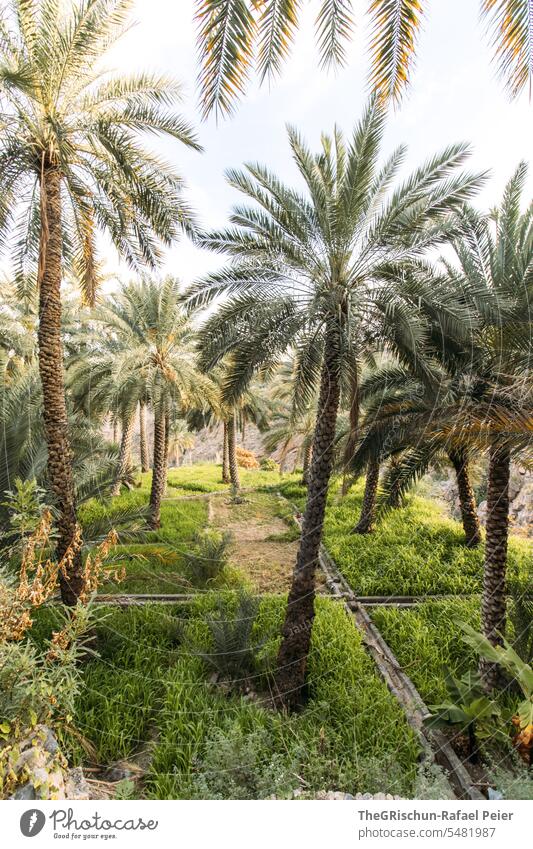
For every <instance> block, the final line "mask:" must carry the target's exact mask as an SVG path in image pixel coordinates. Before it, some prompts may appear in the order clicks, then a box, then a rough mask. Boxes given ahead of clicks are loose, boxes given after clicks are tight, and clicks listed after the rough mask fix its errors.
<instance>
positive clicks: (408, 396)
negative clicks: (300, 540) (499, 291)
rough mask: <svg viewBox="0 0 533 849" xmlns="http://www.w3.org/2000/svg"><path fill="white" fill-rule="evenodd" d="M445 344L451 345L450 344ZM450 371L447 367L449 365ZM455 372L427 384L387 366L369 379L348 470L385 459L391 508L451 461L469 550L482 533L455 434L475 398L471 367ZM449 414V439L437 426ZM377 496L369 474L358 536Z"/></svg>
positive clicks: (465, 456) (462, 439) (461, 439)
mask: <svg viewBox="0 0 533 849" xmlns="http://www.w3.org/2000/svg"><path fill="white" fill-rule="evenodd" d="M472 306H473V305H472ZM472 312H474V310H472ZM446 341H447V344H448V346H450V344H451V341H452V340H450V339H448V340H446ZM467 349H468V346H466V350H467ZM441 353H442V350H441ZM435 354H437V350H435ZM448 366H449V368H451V366H452V364H451V363H449V364H448ZM454 367H455V370H456V374H455V375H454V376H453V377H450V376H449V375H447V373H446V371H444V369H442V368H441V370H440V371H436V373H435V378H434V379H433V380H432V381H431V382H428V381H426V382H424V381H422V380H421V379H420V378H418V377H417V376H416V375H415V374H413V372H412V371H411V370H409V369H408V368H404V367H402V366H400V365H399V364H395V363H389V364H385V365H383V366H382V367H381V368H378V369H377V370H376V371H375V372H374V373H373V374H370V375H369V376H368V378H367V379H366V380H364V381H363V382H362V384H361V387H360V394H361V399H362V402H363V405H364V406H365V417H364V422H363V426H362V430H361V434H360V443H359V445H358V446H357V450H356V451H355V452H354V455H353V457H352V460H351V470H352V473H355V474H357V473H358V472H359V471H360V470H361V469H362V468H363V466H364V464H365V463H366V464H367V466H368V467H369V469H370V468H372V467H373V466H377V465H378V463H379V461H383V460H389V468H388V470H387V472H386V474H385V476H384V491H385V496H386V502H387V503H388V504H389V506H395V505H394V503H393V499H396V500H398V499H401V497H402V495H403V494H404V493H405V492H406V491H407V489H408V488H409V487H410V486H411V485H412V483H414V481H415V480H416V479H417V478H419V477H420V476H421V475H423V474H424V473H425V472H426V471H427V469H428V467H429V466H430V465H431V464H432V463H435V462H437V461H440V460H444V462H446V461H448V462H450V463H451V465H452V467H453V469H454V471H455V476H456V481H457V489H458V493H459V504H460V508H461V516H462V521H463V528H464V532H465V540H466V545H467V546H468V547H470V548H472V547H475V546H477V545H479V543H480V542H481V531H480V526H479V519H478V516H477V512H476V502H475V497H474V492H473V489H472V486H471V483H470V476H469V460H470V457H469V454H470V446H469V444H468V434H467V433H466V432H463V433H459V432H458V429H459V424H460V422H461V419H462V415H463V405H464V404H465V403H466V404H467V403H468V402H469V401H474V402H475V399H474V398H473V397H472V388H473V384H472V380H471V375H470V364H469V363H468V362H467V363H463V364H462V368H463V371H462V372H461V370H460V367H459V363H458V362H457V361H455V362H454ZM452 412H453V415H455V420H456V422H457V429H456V432H455V433H454V437H453V440H450V437H449V434H448V432H447V430H446V429H442V430H439V423H440V422H445V421H449V420H450V416H451V415H452ZM369 481H370V482H369ZM376 492H377V481H376V483H375V485H374V484H373V481H372V478H371V475H369V473H367V484H366V488H365V497H364V499H363V510H362V513H361V520H360V522H359V525H358V526H356V528H355V530H356V531H357V532H358V533H367V532H368V531H369V530H371V526H372V520H373V518H374V512H375V507H376Z"/></svg>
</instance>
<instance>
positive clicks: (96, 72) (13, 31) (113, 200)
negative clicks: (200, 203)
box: [0, 0, 198, 301]
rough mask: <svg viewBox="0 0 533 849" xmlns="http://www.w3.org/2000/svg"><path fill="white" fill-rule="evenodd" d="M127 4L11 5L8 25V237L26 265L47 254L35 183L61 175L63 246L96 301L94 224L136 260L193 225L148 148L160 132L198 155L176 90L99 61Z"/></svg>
mask: <svg viewBox="0 0 533 849" xmlns="http://www.w3.org/2000/svg"><path fill="white" fill-rule="evenodd" d="M130 5H131V4H130V2H129V0H83V2H81V3H80V4H79V5H72V6H71V5H70V4H63V3H57V2H55V0H43V2H36V0H29V2H28V0H26V2H23V1H22V0H11V2H10V3H9V5H8V7H7V10H6V11H7V14H5V16H4V17H3V19H2V21H1V22H0V128H1V137H2V138H1V142H0V240H4V239H5V237H6V234H7V232H8V230H9V229H10V228H13V230H14V244H15V258H16V260H17V265H18V266H19V267H24V266H26V265H27V263H28V260H30V261H31V260H35V259H36V256H37V251H38V247H39V221H40V217H41V214H42V210H41V209H40V207H39V191H38V190H37V189H38V184H39V181H40V180H41V176H42V173H43V170H45V169H47V168H48V167H50V166H55V167H57V168H58V169H59V170H60V173H61V176H62V206H63V210H62V211H63V246H64V252H65V255H66V256H67V257H68V258H69V259H71V260H72V261H73V263H74V265H75V267H76V270H77V272H78V275H79V279H80V281H81V284H82V287H83V290H84V292H85V295H86V297H87V299H88V300H89V301H92V300H93V299H94V293H95V287H96V284H97V280H98V265H97V261H96V257H95V235H96V230H97V228H100V229H103V230H105V231H106V232H107V233H108V234H109V236H110V237H111V239H112V240H113V242H114V243H115V244H116V245H117V247H118V248H119V250H120V252H121V253H122V254H123V255H125V256H126V257H127V259H128V260H129V261H130V262H131V263H134V264H136V263H138V262H141V261H143V262H148V263H150V264H154V262H155V261H156V259H157V257H158V245H157V241H155V240H154V236H155V237H157V238H158V239H160V240H164V241H165V242H169V241H170V240H171V239H172V238H173V237H174V236H175V235H176V233H177V230H178V228H179V227H187V226H188V225H189V224H190V222H191V211H190V209H189V208H188V206H187V204H186V202H185V201H184V198H183V183H182V180H181V178H180V177H179V176H177V175H176V174H175V173H174V172H173V171H172V169H171V168H170V167H169V166H168V165H166V163H165V162H163V161H162V160H161V159H160V158H158V157H156V156H155V155H154V154H152V153H150V152H149V151H148V150H147V149H146V147H145V146H144V145H143V144H142V143H141V141H140V134H142V133H144V132H146V131H148V132H158V133H162V134H165V135H168V136H172V137H174V138H176V139H178V140H179V141H181V142H183V143H184V144H186V145H188V146H192V147H195V148H198V143H197V141H196V138H195V136H194V133H193V131H192V129H191V128H190V127H189V126H188V125H187V123H186V122H185V121H184V120H183V119H182V118H181V117H180V116H179V115H177V114H176V113H175V112H174V111H173V107H174V105H175V104H176V102H177V101H179V99H180V87H179V85H178V84H177V83H175V82H174V81H172V80H169V79H166V78H164V77H159V76H155V75H150V74H139V75H136V76H132V77H129V78H123V77H114V76H111V75H110V74H109V73H107V72H106V70H105V68H104V67H102V66H101V65H100V62H99V60H100V59H101V57H102V55H103V54H104V52H105V51H107V50H108V49H109V48H110V47H111V46H112V45H113V44H114V43H115V42H116V41H117V39H118V38H119V37H120V36H121V34H122V33H123V31H124V28H125V24H126V21H127V15H128V12H129V8H130Z"/></svg>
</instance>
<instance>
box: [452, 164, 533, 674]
mask: <svg viewBox="0 0 533 849" xmlns="http://www.w3.org/2000/svg"><path fill="white" fill-rule="evenodd" d="M526 177H527V166H526V164H525V163H523V162H522V163H520V165H519V166H518V168H517V170H516V172H515V173H514V175H513V176H512V178H511V179H510V181H509V183H508V184H507V186H506V188H505V191H504V194H503V199H502V202H501V205H500V206H499V208H498V209H496V210H494V211H493V212H492V213H491V215H490V216H481V215H478V214H477V213H475V212H474V211H472V210H470V211H469V213H468V214H466V215H465V225H464V237H463V238H462V239H460V240H458V241H457V243H456V246H455V249H456V253H457V258H458V261H459V274H460V277H459V282H461V279H464V280H465V281H467V283H468V284H469V285H470V286H471V287H472V288H477V289H478V290H481V291H483V289H485V290H488V291H489V292H490V293H491V294H492V295H493V297H494V298H495V300H496V302H497V305H498V307H499V309H498V312H497V314H496V316H495V317H494V318H493V317H492V316H489V317H488V319H487V321H486V322H485V325H484V326H483V328H482V329H481V332H480V334H479V339H478V340H477V343H478V347H479V356H478V360H477V362H476V363H475V367H476V373H477V375H478V378H479V381H480V383H481V385H482V386H483V387H484V389H485V392H484V394H485V398H486V406H487V411H488V412H487V417H488V422H489V424H490V425H491V427H490V429H489V476H488V492H487V521H486V547H485V563H484V584H483V600H482V628H483V633H484V635H485V636H486V637H487V638H488V639H489V640H490V641H491V643H493V645H502V644H503V636H504V634H505V624H506V623H505V620H506V564H507V542H508V536H509V474H510V464H511V456H512V453H513V449H514V450H515V451H517V450H524V448H528V449H530V446H531V434H532V432H533V413H532V410H533V399H532V389H531V381H530V380H529V379H528V374H529V369H530V366H531V363H530V359H531V314H530V309H531V302H532V298H533V203H530V204H529V206H528V207H527V208H526V210H525V211H524V212H522V211H521V202H522V194H523V190H524V185H525V181H526ZM492 411H495V412H494V413H493V412H492ZM513 424H514V427H512V425H513ZM516 430H517V431H518V432H515V431H516ZM482 674H483V676H484V681H485V684H486V686H487V687H492V686H495V685H496V684H497V683H498V681H499V678H500V675H499V672H498V669H497V668H496V667H495V666H494V665H491V664H487V663H483V664H482Z"/></svg>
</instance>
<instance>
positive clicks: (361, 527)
mask: <svg viewBox="0 0 533 849" xmlns="http://www.w3.org/2000/svg"><path fill="white" fill-rule="evenodd" d="M378 485H379V462H378V460H376V459H374V458H370V459H369V461H368V465H367V468H366V478H365V491H364V494H363V504H362V505H361V515H360V517H359V521H358V522H357V524H356V526H355V528H354V529H353V531H354V533H355V534H369V533H370V532H371V531H372V530H373V529H374V520H375V517H376V498H377V492H378Z"/></svg>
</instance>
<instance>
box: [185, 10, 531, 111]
mask: <svg viewBox="0 0 533 849" xmlns="http://www.w3.org/2000/svg"><path fill="white" fill-rule="evenodd" d="M304 5H309V3H307V4H306V3H302V2H299V0H196V18H197V21H198V25H199V27H198V51H199V55H200V61H201V72H200V87H201V94H202V104H203V109H204V113H205V114H206V115H207V114H209V112H211V110H213V109H214V110H215V111H217V112H219V111H220V112H221V113H228V112H231V111H232V109H233V108H234V105H235V101H236V100H237V99H238V98H239V96H241V95H242V94H243V93H244V90H245V88H246V84H247V82H248V80H249V78H250V76H251V71H252V69H253V66H254V63H255V65H256V67H257V71H258V73H259V79H260V82H263V81H264V80H265V79H267V78H268V79H269V80H270V79H271V78H273V77H275V76H277V75H278V74H279V73H280V72H281V68H282V66H283V63H284V61H285V60H286V59H287V57H288V55H289V53H290V51H291V47H292V43H293V40H294V36H295V33H296V30H297V28H298V23H299V18H300V15H301V14H302V11H303V9H302V7H303V6H304ZM317 6H318V4H317ZM430 6H431V2H430V0H369V2H368V16H369V18H370V21H369V33H370V36H369V41H370V44H369V50H370V57H371V66H370V74H369V77H370V84H371V87H372V88H373V89H374V90H376V91H379V92H380V94H381V95H382V97H383V98H384V99H392V100H394V101H396V102H398V101H399V100H400V99H401V97H402V95H403V94H404V92H405V89H406V87H407V86H408V84H409V81H410V75H411V70H412V67H413V63H414V59H415V54H416V47H417V41H418V36H419V33H420V30H421V26H422V21H423V18H424V14H425V13H426V10H427V9H428V8H430ZM352 13H353V3H352V2H351V0H323V2H321V3H320V5H319V6H318V8H317V16H316V22H315V29H316V40H317V42H318V48H319V52H320V64H321V65H322V66H323V67H328V66H331V65H337V66H338V65H343V64H344V63H345V61H346V47H347V44H348V43H349V41H350V39H351V36H352V33H353V30H354V29H355V20H354V17H353V14H352ZM481 15H482V17H483V18H485V19H486V20H487V22H488V25H489V28H490V29H491V30H492V34H493V47H494V58H495V61H496V62H497V63H498V66H499V71H500V74H501V76H502V78H503V80H504V83H505V86H506V88H507V90H508V92H509V94H510V96H511V97H517V96H518V95H519V94H520V92H522V91H524V90H525V89H526V87H527V86H528V85H531V81H532V78H533V39H532V38H531V33H532V32H533V6H532V4H531V0H481Z"/></svg>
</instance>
